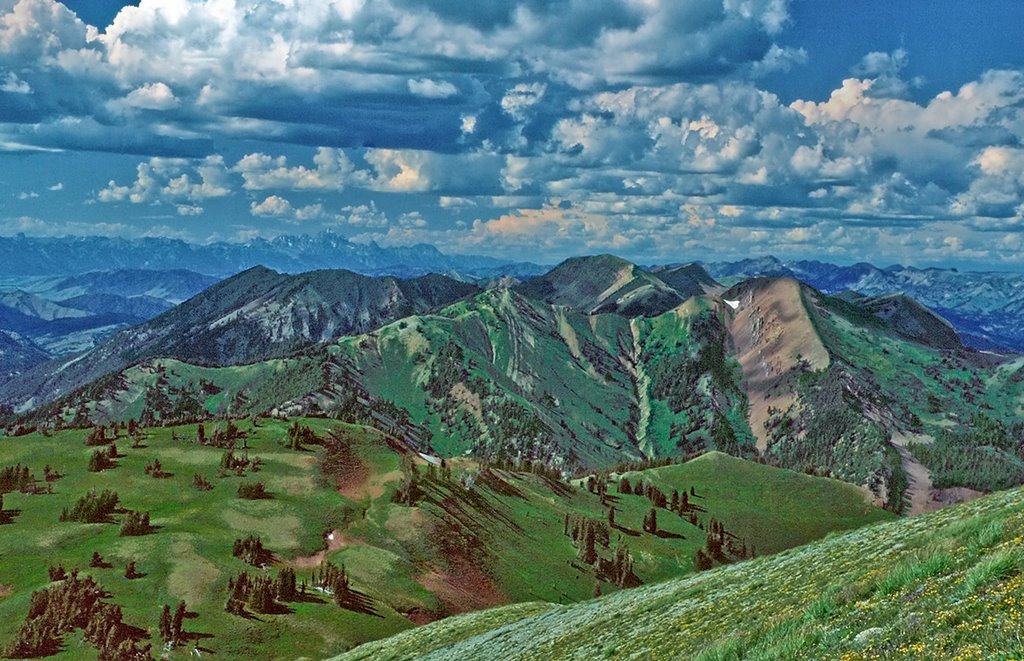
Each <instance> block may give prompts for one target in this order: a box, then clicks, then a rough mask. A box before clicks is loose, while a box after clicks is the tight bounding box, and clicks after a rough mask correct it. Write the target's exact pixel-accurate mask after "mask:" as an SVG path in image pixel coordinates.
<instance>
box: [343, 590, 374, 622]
mask: <svg viewBox="0 0 1024 661" xmlns="http://www.w3.org/2000/svg"><path fill="white" fill-rule="evenodd" d="M338 601H339V603H338V605H339V606H341V607H342V608H344V609H345V610H350V611H352V612H354V613H361V614H363V615H372V616H373V617H384V616H383V615H381V614H380V613H379V612H378V611H377V609H376V608H375V607H374V605H373V599H371V598H370V597H369V596H368V595H366V594H364V593H362V592H360V591H359V590H353V589H351V588H349V590H348V592H347V593H346V594H345V596H344V597H342V598H341V599H340V600H338Z"/></svg>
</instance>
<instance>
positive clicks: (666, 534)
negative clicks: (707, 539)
mask: <svg viewBox="0 0 1024 661" xmlns="http://www.w3.org/2000/svg"><path fill="white" fill-rule="evenodd" d="M654 534H655V535H657V536H658V537H661V538H662V539H686V537H684V536H683V535H680V534H679V533H675V532H669V531H668V530H658V531H655V533H654Z"/></svg>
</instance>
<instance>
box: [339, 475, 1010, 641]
mask: <svg viewBox="0 0 1024 661" xmlns="http://www.w3.org/2000/svg"><path fill="white" fill-rule="evenodd" d="M1022 540H1024V491H1022V490H1019V489H1018V490H1014V491H1009V492H1003V493H1000V494H997V495H993V496H989V497H987V498H984V499H981V500H978V501H974V502H972V503H968V504H964V505H959V506H956V507H952V508H948V509H945V510H942V511H941V512H937V513H933V514H930V515H927V516H923V517H916V518H913V519H904V520H900V521H898V522H893V523H886V524H881V525H877V526H871V527H867V528H863V529H859V530H856V531H854V532H850V533H846V534H843V535H837V536H832V537H829V538H828V539H826V540H824V541H821V542H816V543H813V544H810V545H807V546H804V547H800V548H798V549H794V550H792V551H788V552H785V553H782V554H779V555H775V556H771V557H766V558H760V559H756V560H752V561H748V562H744V563H741V564H738V565H732V566H728V567H723V568H719V569H715V570H712V571H708V572H705V573H702V574H700V575H698V576H694V577H690V578H684V579H677V580H672V581H667V582H664V583H660V584H657V585H652V586H645V587H641V588H637V589H633V590H626V591H622V592H618V593H616V594H612V595H608V596H605V597H602V598H600V599H596V600H593V601H589V602H584V603H581V604H576V605H570V606H557V605H553V604H548V605H544V604H540V603H534V604H528V605H524V606H516V607H512V608H508V609H497V610H495V611H484V612H482V613H477V614H472V615H467V616H463V617H460V618H453V619H451V620H446V621H443V622H439V623H436V624H432V625H429V626H426V627H423V628H420V629H416V630H413V631H410V632H408V633H405V634H401V635H399V636H396V637H394V638H392V639H387V640H384V641H381V642H378V643H372V644H369V645H365V646H363V647H359V648H357V649H356V650H354V651H353V652H351V653H349V654H347V655H344V656H341V657H338V658H339V659H346V660H348V659H412V658H423V659H467V658H489V659H594V658H628V657H631V656H633V655H638V656H642V657H654V658H659V657H666V658H690V659H701V660H711V659H740V658H743V659H765V660H767V659H808V658H816V659H869V658H888V659H954V658H958V659H1012V658H1020V657H1021V655H1022V654H1024V646H1022V642H1021V638H1020V631H1021V627H1022V625H1024V610H1022V608H1021V605H1020V602H1019V599H1020V594H1021V590H1022V589H1024V552H1022V551H1021V546H1020V545H1021V541H1022Z"/></svg>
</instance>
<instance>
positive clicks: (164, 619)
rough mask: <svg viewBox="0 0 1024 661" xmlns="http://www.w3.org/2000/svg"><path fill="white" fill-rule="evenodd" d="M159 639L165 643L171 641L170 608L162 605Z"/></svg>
mask: <svg viewBox="0 0 1024 661" xmlns="http://www.w3.org/2000/svg"><path fill="white" fill-rule="evenodd" d="M160 639H161V640H163V641H164V642H165V643H169V642H171V640H172V637H171V607H170V606H168V605H167V604H164V607H163V608H162V609H161V610H160Z"/></svg>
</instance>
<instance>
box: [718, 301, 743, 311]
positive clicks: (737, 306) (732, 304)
mask: <svg viewBox="0 0 1024 661" xmlns="http://www.w3.org/2000/svg"><path fill="white" fill-rule="evenodd" d="M722 300H723V301H725V304H726V305H728V306H729V307H731V308H732V309H733V310H739V309H740V302H739V301H730V300H729V299H727V298H723V299H722Z"/></svg>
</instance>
